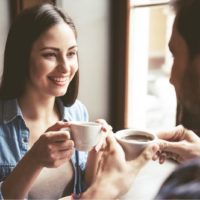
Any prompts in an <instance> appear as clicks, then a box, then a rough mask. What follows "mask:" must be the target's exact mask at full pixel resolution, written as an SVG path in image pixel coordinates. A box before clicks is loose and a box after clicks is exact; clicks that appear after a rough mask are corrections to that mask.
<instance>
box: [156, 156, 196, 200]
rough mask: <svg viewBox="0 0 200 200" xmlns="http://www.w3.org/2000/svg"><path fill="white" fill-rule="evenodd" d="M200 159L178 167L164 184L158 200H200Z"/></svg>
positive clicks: (157, 197)
mask: <svg viewBox="0 0 200 200" xmlns="http://www.w3.org/2000/svg"><path fill="white" fill-rule="evenodd" d="M199 188H200V158H196V159H193V160H189V161H187V162H186V163H184V164H182V165H180V166H178V168H177V169H176V170H175V171H174V172H172V174H171V175H170V176H169V177H168V178H167V180H166V181H165V182H164V183H163V185H162V187H161V188H160V191H159V192H158V195H157V196H156V198H155V199H156V200H157V199H200V189H199Z"/></svg>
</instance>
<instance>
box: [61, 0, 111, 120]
mask: <svg viewBox="0 0 200 200" xmlns="http://www.w3.org/2000/svg"><path fill="white" fill-rule="evenodd" d="M57 5H58V6H59V7H62V8H63V9H64V10H66V12H67V13H68V14H69V15H70V16H71V17H72V19H73V20H74V23H75V25H76V27H77V30H78V46H79V60H80V89H79V99H80V100H81V101H82V102H83V103H84V104H85V105H86V107H87V109H88V111H89V115H90V120H95V119H97V118H104V119H108V106H109V105H108V100H109V85H108V81H109V80H108V79H109V43H110V42H109V1H108V0H58V1H57Z"/></svg>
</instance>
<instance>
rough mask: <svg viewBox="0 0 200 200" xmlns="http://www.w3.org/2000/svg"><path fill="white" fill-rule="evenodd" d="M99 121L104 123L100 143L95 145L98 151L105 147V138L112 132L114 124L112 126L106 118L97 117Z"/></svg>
mask: <svg viewBox="0 0 200 200" xmlns="http://www.w3.org/2000/svg"><path fill="white" fill-rule="evenodd" d="M96 122H97V123H99V124H101V125H102V128H101V130H102V134H101V138H100V140H99V142H98V144H97V145H96V146H95V150H96V151H97V152H98V151H99V150H100V149H101V148H104V147H105V140H106V137H107V136H108V135H109V134H112V126H110V125H109V124H108V123H107V122H106V120H104V119H97V120H96Z"/></svg>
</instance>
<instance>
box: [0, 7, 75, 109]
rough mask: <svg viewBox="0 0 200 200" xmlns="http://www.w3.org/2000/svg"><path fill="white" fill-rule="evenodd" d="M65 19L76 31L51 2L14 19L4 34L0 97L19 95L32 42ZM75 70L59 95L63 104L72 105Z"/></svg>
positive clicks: (73, 100)
mask: <svg viewBox="0 0 200 200" xmlns="http://www.w3.org/2000/svg"><path fill="white" fill-rule="evenodd" d="M60 22H65V23H66V24H68V25H69V26H70V27H71V29H72V30H73V32H74V34H75V37H76V38H77V32H76V28H75V25H74V23H73V21H72V19H71V18H70V17H69V16H68V15H67V14H64V13H63V12H62V11H61V10H60V9H58V8H57V7H55V6H54V5H51V4H41V5H37V6H35V7H31V8H28V9H26V10H24V11H22V12H21V13H20V14H19V15H18V16H17V17H16V19H15V21H14V23H13V24H12V26H11V28H10V31H9V33H8V37H7V41H6V47H5V52H4V69H3V76H2V83H1V86H0V98H1V99H12V98H18V97H20V96H21V95H22V94H23V92H24V89H25V82H26V79H27V77H28V76H29V75H28V74H29V68H28V66H29V59H30V52H31V48H32V46H33V43H34V42H35V41H36V39H38V37H39V36H40V35H41V34H42V33H44V32H45V31H46V30H48V29H49V28H50V27H52V26H53V25H56V24H58V23H60ZM78 85H79V71H77V72H76V74H75V76H74V78H73V80H72V81H71V82H70V84H69V87H68V90H67V92H66V94H65V95H64V96H62V97H61V99H62V101H63V103H64V105H65V106H70V105H72V104H73V103H74V102H75V100H76V98H77V95H78Z"/></svg>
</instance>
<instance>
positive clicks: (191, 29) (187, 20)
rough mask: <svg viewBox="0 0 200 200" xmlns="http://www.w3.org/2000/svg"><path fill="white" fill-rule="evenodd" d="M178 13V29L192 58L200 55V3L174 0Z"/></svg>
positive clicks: (195, 0) (197, 0) (196, 0)
mask: <svg viewBox="0 0 200 200" xmlns="http://www.w3.org/2000/svg"><path fill="white" fill-rule="evenodd" d="M172 5H173V7H174V8H175V12H176V20H175V22H176V27H177V30H178V32H179V33H180V34H181V36H182V37H183V39H184V40H185V42H186V44H187V46H188V49H189V53H190V56H191V57H194V56H195V55H197V54H198V53H200V26H199V19H200V1H199V0H172Z"/></svg>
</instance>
